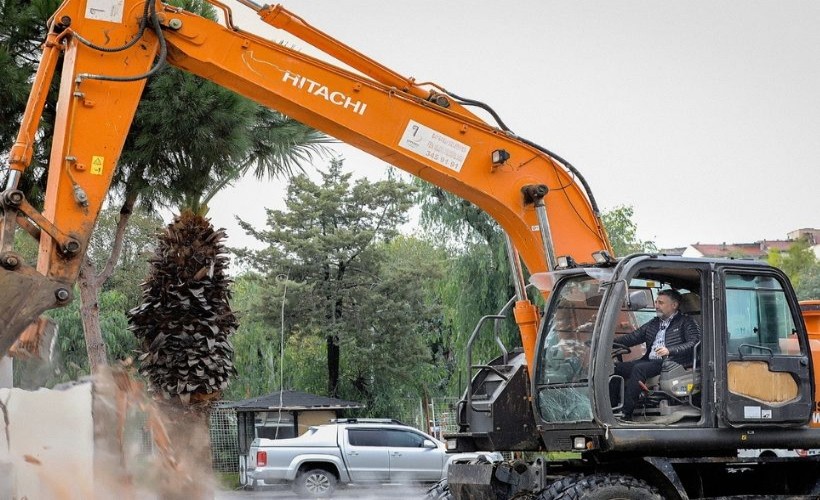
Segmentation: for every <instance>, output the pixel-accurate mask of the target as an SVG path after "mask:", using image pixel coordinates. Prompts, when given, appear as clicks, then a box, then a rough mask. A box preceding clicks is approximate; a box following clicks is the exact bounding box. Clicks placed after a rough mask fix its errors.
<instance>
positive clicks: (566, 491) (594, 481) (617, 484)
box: [540, 474, 663, 500]
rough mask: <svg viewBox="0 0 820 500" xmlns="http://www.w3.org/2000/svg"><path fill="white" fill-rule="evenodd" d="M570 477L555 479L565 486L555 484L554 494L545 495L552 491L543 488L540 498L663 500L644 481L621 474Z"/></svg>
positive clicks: (568, 499) (565, 499)
mask: <svg viewBox="0 0 820 500" xmlns="http://www.w3.org/2000/svg"><path fill="white" fill-rule="evenodd" d="M572 479H575V478H572V477H569V478H567V479H562V480H560V481H556V483H561V482H566V483H569V484H566V487H563V485H557V484H555V483H553V485H555V486H556V491H555V492H554V496H546V495H547V494H549V493H550V492H551V491H552V485H551V486H550V488H548V489H546V490H544V492H543V494H542V495H541V498H540V500H663V497H662V496H661V494H660V492H658V490H657V489H655V488H653V487H652V486H650V485H649V484H647V483H646V482H645V481H643V480H641V479H637V478H634V477H631V476H625V475H621V474H592V475H590V476H584V477H582V478H580V479H576V480H575V481H572Z"/></svg>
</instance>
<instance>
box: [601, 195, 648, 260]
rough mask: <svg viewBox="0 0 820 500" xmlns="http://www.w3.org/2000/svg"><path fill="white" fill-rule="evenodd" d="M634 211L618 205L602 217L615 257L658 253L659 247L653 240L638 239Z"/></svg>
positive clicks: (628, 207) (629, 207)
mask: <svg viewBox="0 0 820 500" xmlns="http://www.w3.org/2000/svg"><path fill="white" fill-rule="evenodd" d="M634 214H635V211H634V209H633V208H632V207H631V206H628V205H618V206H616V207H615V208H613V209H612V210H607V211H605V212H604V213H603V214H602V215H601V220H602V222H603V223H604V229H606V232H607V235H608V236H609V241H610V243H612V250H613V251H614V252H615V255H617V256H619V257H623V256H625V255H629V254H631V253H639V252H648V253H654V252H657V251H658V247H657V245H655V242H653V241H651V240H646V241H644V240H641V239H640V238H639V237H638V226H637V224H635V222H634V221H633V220H632V217H633V215H634Z"/></svg>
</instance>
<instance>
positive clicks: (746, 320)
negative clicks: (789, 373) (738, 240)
mask: <svg viewBox="0 0 820 500" xmlns="http://www.w3.org/2000/svg"><path fill="white" fill-rule="evenodd" d="M726 326H727V329H728V332H729V336H728V341H727V352H728V353H729V354H737V355H740V356H742V355H744V354H753V355H760V354H765V353H771V354H782V355H794V356H800V355H802V354H803V348H802V346H800V343H799V341H798V339H797V335H795V334H796V331H795V325H794V320H793V318H792V314H791V310H790V309H789V303H788V301H787V300H786V294H785V292H784V290H783V287H782V285H781V284H780V282H779V281H778V280H777V279H776V278H774V277H772V276H760V275H746V274H729V273H727V275H726Z"/></svg>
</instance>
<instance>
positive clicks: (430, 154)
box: [399, 120, 470, 172]
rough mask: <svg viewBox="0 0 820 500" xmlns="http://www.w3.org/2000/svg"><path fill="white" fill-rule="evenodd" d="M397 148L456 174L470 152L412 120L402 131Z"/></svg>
mask: <svg viewBox="0 0 820 500" xmlns="http://www.w3.org/2000/svg"><path fill="white" fill-rule="evenodd" d="M399 146H401V147H403V148H404V149H408V150H410V151H412V152H414V153H416V154H417V155H420V156H423V157H425V158H429V159H430V160H432V161H434V162H436V163H438V164H439V165H442V166H444V167H447V168H449V169H450V170H455V171H456V172H460V171H461V167H463V166H464V161H465V160H466V159H467V153H469V152H470V146H468V145H466V144H464V143H462V142H459V141H457V140H455V139H453V138H452V137H450V136H447V135H444V134H442V133H441V132H437V131H435V130H433V129H431V128H430V127H425V126H424V125H422V124H421V123H418V122H415V121H413V120H410V122H409V123H408V124H407V128H405V129H404V134H403V135H402V136H401V140H400V141H399Z"/></svg>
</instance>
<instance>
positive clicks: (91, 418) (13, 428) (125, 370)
mask: <svg viewBox="0 0 820 500" xmlns="http://www.w3.org/2000/svg"><path fill="white" fill-rule="evenodd" d="M204 410H205V408H202V407H188V408H183V409H180V408H178V407H175V406H173V405H170V404H167V403H162V402H157V401H155V400H154V399H152V398H151V396H150V395H149V394H148V393H147V391H146V390H145V387H144V386H143V384H142V383H141V382H140V381H138V380H137V379H136V378H135V377H134V376H133V374H132V369H131V368H130V367H129V366H118V367H115V368H112V369H108V370H105V371H104V372H101V373H99V374H97V375H95V376H94V377H93V378H89V379H87V380H83V381H81V382H77V383H73V384H69V385H64V386H62V387H59V388H55V389H51V390H47V389H40V390H37V391H25V390H21V389H0V499H3V500H5V499H23V498H27V499H45V500H50V499H56V500H74V499H77V500H79V499H93V498H98V499H109V498H119V499H121V500H130V499H139V500H143V499H151V498H163V499H177V498H179V499H183V498H185V499H198V498H213V493H214V490H215V488H216V481H215V479H214V475H213V473H212V469H211V460H210V447H209V444H210V442H209V436H208V429H207V416H206V413H205V411H204Z"/></svg>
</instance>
